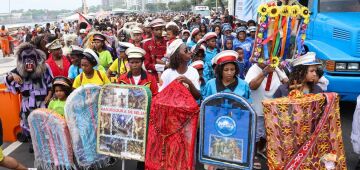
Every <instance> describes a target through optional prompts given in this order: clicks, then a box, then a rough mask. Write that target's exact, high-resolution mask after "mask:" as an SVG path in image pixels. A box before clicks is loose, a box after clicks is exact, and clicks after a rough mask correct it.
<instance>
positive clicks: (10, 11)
mask: <svg viewBox="0 0 360 170" xmlns="http://www.w3.org/2000/svg"><path fill="white" fill-rule="evenodd" d="M9 22H10V23H11V8H10V0H9Z"/></svg>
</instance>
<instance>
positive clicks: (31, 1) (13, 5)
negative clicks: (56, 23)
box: [0, 0, 101, 13]
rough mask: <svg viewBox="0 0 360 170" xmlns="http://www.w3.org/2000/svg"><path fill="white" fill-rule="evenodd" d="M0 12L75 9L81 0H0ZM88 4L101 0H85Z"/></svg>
mask: <svg viewBox="0 0 360 170" xmlns="http://www.w3.org/2000/svg"><path fill="white" fill-rule="evenodd" d="M0 2H1V3H0V4H1V5H0V13H8V12H9V2H10V9H11V10H14V9H25V10H26V9H49V10H59V9H69V10H73V9H77V8H79V7H81V3H82V0H0ZM87 3H88V6H92V5H100V4H101V0H87Z"/></svg>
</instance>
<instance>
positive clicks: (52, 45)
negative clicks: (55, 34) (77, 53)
mask: <svg viewBox="0 0 360 170" xmlns="http://www.w3.org/2000/svg"><path fill="white" fill-rule="evenodd" d="M45 47H46V48H47V49H49V50H56V49H59V48H61V47H62V45H61V43H60V40H59V39H56V40H54V41H52V42H51V43H48V44H46V46H45Z"/></svg>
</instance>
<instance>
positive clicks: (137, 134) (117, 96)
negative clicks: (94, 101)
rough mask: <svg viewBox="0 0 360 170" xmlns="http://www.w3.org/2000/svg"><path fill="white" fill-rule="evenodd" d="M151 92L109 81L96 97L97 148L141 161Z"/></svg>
mask: <svg viewBox="0 0 360 170" xmlns="http://www.w3.org/2000/svg"><path fill="white" fill-rule="evenodd" d="M150 99H151V92H150V90H149V88H148V87H145V86H133V85H120V84H109V85H105V86H103V87H102V89H101V91H100V98H99V121H98V126H99V128H98V131H97V134H98V139H97V152H98V153H100V154H105V155H110V156H114V157H118V158H121V159H132V160H138V161H144V157H145V140H146V135H147V119H148V113H149V108H150Z"/></svg>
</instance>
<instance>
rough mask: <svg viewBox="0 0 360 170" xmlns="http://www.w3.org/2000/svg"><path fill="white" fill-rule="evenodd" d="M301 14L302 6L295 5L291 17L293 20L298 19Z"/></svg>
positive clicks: (292, 7)
mask: <svg viewBox="0 0 360 170" xmlns="http://www.w3.org/2000/svg"><path fill="white" fill-rule="evenodd" d="M299 13H300V6H299V5H293V6H291V10H290V15H291V16H292V17H293V18H296V17H297V16H298V15H299Z"/></svg>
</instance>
